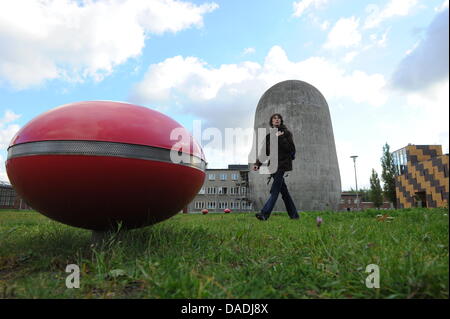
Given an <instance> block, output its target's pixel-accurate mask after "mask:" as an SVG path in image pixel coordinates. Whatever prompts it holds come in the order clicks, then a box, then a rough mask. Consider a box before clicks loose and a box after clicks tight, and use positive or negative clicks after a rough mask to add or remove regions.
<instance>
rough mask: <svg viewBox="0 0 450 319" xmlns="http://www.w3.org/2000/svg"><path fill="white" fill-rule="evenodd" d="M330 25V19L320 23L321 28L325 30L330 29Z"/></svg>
mask: <svg viewBox="0 0 450 319" xmlns="http://www.w3.org/2000/svg"><path fill="white" fill-rule="evenodd" d="M329 27H330V21H328V20H326V21H324V22H322V23H321V24H320V28H321V29H322V30H324V31H325V30H328V28H329Z"/></svg>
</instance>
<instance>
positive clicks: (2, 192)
mask: <svg viewBox="0 0 450 319" xmlns="http://www.w3.org/2000/svg"><path fill="white" fill-rule="evenodd" d="M15 199H16V193H15V192H14V190H12V189H3V188H2V189H0V206H13V205H14V201H15Z"/></svg>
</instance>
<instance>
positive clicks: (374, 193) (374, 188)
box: [370, 168, 383, 208]
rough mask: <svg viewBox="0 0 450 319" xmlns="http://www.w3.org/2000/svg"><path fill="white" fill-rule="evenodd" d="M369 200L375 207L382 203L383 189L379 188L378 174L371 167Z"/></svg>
mask: <svg viewBox="0 0 450 319" xmlns="http://www.w3.org/2000/svg"><path fill="white" fill-rule="evenodd" d="M370 200H371V201H372V202H373V204H374V206H375V207H376V208H380V207H381V205H383V190H382V189H381V184H380V179H379V178H378V174H377V172H376V171H375V170H374V169H373V168H372V175H371V176H370Z"/></svg>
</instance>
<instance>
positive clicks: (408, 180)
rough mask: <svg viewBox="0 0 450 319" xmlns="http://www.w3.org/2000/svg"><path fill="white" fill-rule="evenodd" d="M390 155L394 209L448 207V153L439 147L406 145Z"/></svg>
mask: <svg viewBox="0 0 450 319" xmlns="http://www.w3.org/2000/svg"><path fill="white" fill-rule="evenodd" d="M392 155H393V157H394V163H395V165H396V167H397V171H398V175H397V177H396V179H395V185H396V192H397V208H409V207H443V206H447V207H448V195H449V182H448V173H449V172H448V166H449V165H448V154H445V155H443V154H442V147H441V145H408V146H406V147H404V148H402V149H399V150H397V151H395V152H393V153H392Z"/></svg>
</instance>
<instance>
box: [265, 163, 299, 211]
mask: <svg viewBox="0 0 450 319" xmlns="http://www.w3.org/2000/svg"><path fill="white" fill-rule="evenodd" d="M284 173H285V171H282V170H278V171H276V172H275V173H274V174H272V178H273V183H272V187H271V188H270V197H269V199H268V200H267V202H266V204H265V205H264V207H263V208H262V210H261V214H263V215H264V216H265V217H267V218H269V216H270V214H271V213H272V210H273V207H274V206H275V203H276V202H277V199H278V195H279V194H280V193H281V197H282V199H283V202H284V205H286V210H287V213H288V214H289V217H290V218H298V217H299V216H298V212H297V208H296V207H295V204H294V201H293V200H292V197H291V195H290V194H289V191H288V189H287V185H286V183H285V182H284Z"/></svg>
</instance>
